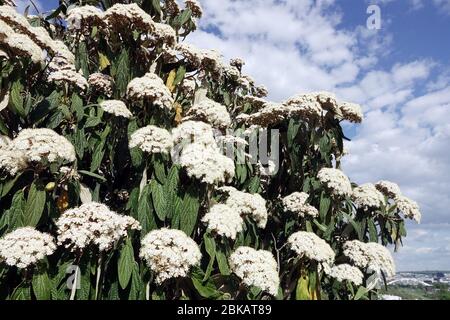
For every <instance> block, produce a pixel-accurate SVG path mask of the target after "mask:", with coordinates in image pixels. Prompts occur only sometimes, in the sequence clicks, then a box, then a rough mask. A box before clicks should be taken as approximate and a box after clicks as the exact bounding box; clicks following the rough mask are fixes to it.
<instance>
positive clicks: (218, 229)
mask: <svg viewBox="0 0 450 320" xmlns="http://www.w3.org/2000/svg"><path fill="white" fill-rule="evenodd" d="M202 222H204V223H205V224H206V225H207V226H208V229H209V230H211V231H212V232H214V233H216V234H218V235H219V236H222V237H226V238H230V239H233V240H234V239H236V236H237V234H238V233H239V232H241V231H242V230H243V226H244V220H243V219H242V217H241V215H240V214H239V212H238V211H237V210H235V209H233V208H230V207H229V206H227V205H226V204H216V205H213V206H212V207H211V209H210V210H209V211H208V212H207V213H206V214H205V216H204V217H203V218H202Z"/></svg>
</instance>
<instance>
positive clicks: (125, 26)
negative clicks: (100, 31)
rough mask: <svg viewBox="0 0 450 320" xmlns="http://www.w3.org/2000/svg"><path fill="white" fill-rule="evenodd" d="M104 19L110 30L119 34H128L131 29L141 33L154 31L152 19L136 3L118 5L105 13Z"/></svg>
mask: <svg viewBox="0 0 450 320" xmlns="http://www.w3.org/2000/svg"><path fill="white" fill-rule="evenodd" d="M104 19H105V21H106V23H107V24H108V27H109V28H112V29H113V30H116V31H119V32H128V30H129V28H130V27H132V28H134V29H137V30H140V31H152V30H153V29H154V22H153V19H152V17H151V16H150V15H149V14H147V13H146V12H145V11H144V10H142V9H141V8H140V7H139V6H138V5H137V4H136V3H131V4H121V3H116V4H115V5H113V6H112V7H110V8H109V9H108V10H106V11H105V14H104Z"/></svg>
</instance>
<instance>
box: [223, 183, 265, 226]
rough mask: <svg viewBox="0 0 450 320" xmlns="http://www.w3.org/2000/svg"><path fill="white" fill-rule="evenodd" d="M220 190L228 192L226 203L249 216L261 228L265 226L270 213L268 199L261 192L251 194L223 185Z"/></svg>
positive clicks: (242, 214)
mask: <svg viewBox="0 0 450 320" xmlns="http://www.w3.org/2000/svg"><path fill="white" fill-rule="evenodd" d="M217 190H218V191H221V192H225V193H227V194H228V198H227V200H226V202H225V204H226V205H227V206H228V207H230V208H231V209H233V210H234V211H236V212H238V213H239V215H241V216H242V217H245V216H249V217H250V218H252V219H253V220H254V221H255V222H256V224H257V226H258V227H259V228H265V227H266V224H267V219H268V216H269V213H268V212H267V208H266V200H264V198H263V197H261V195H259V194H250V193H246V192H242V191H239V190H237V189H235V188H233V187H221V188H218V189H217Z"/></svg>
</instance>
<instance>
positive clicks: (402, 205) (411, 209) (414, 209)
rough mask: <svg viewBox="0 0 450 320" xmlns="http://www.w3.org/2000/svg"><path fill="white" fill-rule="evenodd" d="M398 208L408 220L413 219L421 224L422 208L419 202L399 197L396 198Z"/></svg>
mask: <svg viewBox="0 0 450 320" xmlns="http://www.w3.org/2000/svg"><path fill="white" fill-rule="evenodd" d="M395 203H396V204H397V208H398V209H399V210H400V211H401V212H403V214H404V215H405V217H406V218H409V219H413V220H415V221H416V222H417V223H420V220H421V219H422V214H421V213H420V207H419V205H418V203H417V202H415V201H414V200H411V199H409V198H407V197H405V196H399V197H397V198H395Z"/></svg>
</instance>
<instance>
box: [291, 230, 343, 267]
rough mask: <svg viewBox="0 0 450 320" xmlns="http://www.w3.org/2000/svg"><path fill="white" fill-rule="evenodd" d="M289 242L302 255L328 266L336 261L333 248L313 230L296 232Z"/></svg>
mask: <svg viewBox="0 0 450 320" xmlns="http://www.w3.org/2000/svg"><path fill="white" fill-rule="evenodd" d="M288 244H289V246H290V247H291V249H292V250H293V251H295V252H296V253H297V254H298V255H299V256H301V257H306V258H308V259H309V260H313V261H317V262H319V263H322V264H323V265H327V266H331V265H332V264H333V262H334V256H335V254H334V251H333V249H331V247H330V245H329V244H328V243H327V242H326V241H325V240H323V239H321V238H319V237H318V236H317V235H316V234H315V233H313V232H305V231H298V232H295V233H293V234H292V235H291V236H290V237H289V238H288Z"/></svg>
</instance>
